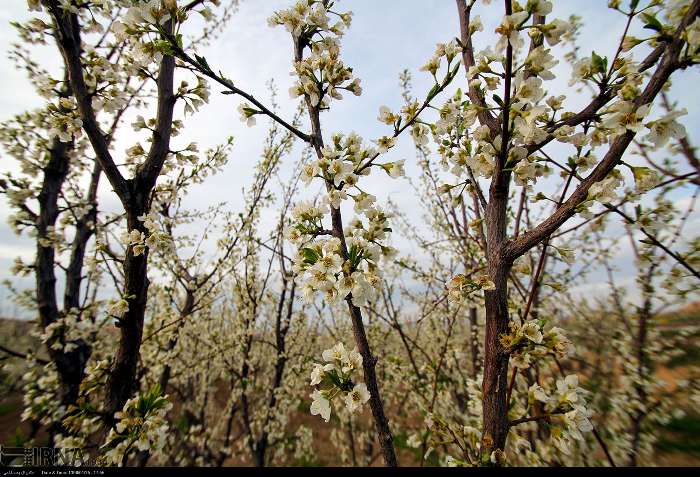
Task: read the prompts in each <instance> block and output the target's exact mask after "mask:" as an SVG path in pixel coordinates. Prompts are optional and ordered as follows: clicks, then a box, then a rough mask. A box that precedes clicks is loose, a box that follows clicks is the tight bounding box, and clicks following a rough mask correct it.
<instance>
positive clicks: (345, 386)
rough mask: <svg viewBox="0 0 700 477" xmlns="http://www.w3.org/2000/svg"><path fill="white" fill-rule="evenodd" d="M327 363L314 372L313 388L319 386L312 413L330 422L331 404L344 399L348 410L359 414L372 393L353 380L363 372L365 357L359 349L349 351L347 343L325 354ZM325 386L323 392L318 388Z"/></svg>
mask: <svg viewBox="0 0 700 477" xmlns="http://www.w3.org/2000/svg"><path fill="white" fill-rule="evenodd" d="M322 357H323V361H324V362H325V363H326V364H319V363H316V364H315V365H314V369H313V371H311V386H316V387H317V388H316V389H314V392H313V393H312V394H311V398H312V399H313V401H312V403H311V409H310V410H311V414H312V415H314V416H315V415H320V416H321V417H322V418H323V419H324V420H325V421H326V422H328V421H329V420H330V418H331V401H332V400H333V399H335V398H336V397H341V398H342V399H343V400H344V401H345V407H346V409H347V410H348V411H349V412H351V413H353V412H357V411H359V410H360V409H361V408H362V406H363V405H364V404H365V403H366V402H367V401H369V398H370V396H369V391H367V386H366V385H365V383H356V382H354V381H353V379H352V377H353V375H354V374H355V373H356V372H358V371H359V372H361V371H362V356H361V355H360V353H358V352H357V348H355V349H353V350H352V351H347V350H346V349H345V346H344V345H343V343H337V344H336V345H335V346H333V347H332V348H330V349H327V350H325V351H323V354H322ZM321 385H324V386H325V387H324V388H322V389H319V388H318V387H319V386H321Z"/></svg>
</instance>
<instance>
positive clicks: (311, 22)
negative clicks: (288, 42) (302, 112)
mask: <svg viewBox="0 0 700 477" xmlns="http://www.w3.org/2000/svg"><path fill="white" fill-rule="evenodd" d="M333 3H334V2H333V1H331V0H300V1H298V2H297V3H296V4H295V5H293V6H292V7H291V8H288V9H286V10H280V11H277V12H275V13H274V14H273V15H272V16H271V17H270V18H269V20H268V24H269V25H270V26H277V25H282V26H284V27H285V28H286V29H287V31H289V32H290V33H291V34H292V36H293V37H294V41H295V48H298V49H299V51H301V49H302V48H303V47H305V46H309V47H310V48H311V54H310V55H309V56H307V57H305V58H302V59H299V58H297V61H295V64H294V70H295V72H294V73H293V74H294V75H295V76H296V77H297V80H296V82H295V83H294V85H293V86H292V87H291V88H290V89H289V94H290V96H291V97H292V98H296V97H299V96H306V97H307V98H308V99H309V101H310V103H311V105H312V106H313V107H319V108H327V107H328V105H329V101H330V98H333V99H342V97H343V96H342V94H341V90H345V91H349V92H351V93H352V94H354V95H355V96H359V95H360V94H361V93H362V88H361V87H360V80H359V79H358V78H354V77H353V75H352V68H349V67H348V66H346V65H344V64H343V62H342V61H341V59H340V44H339V39H340V37H342V36H343V32H344V31H345V29H346V28H349V27H350V23H351V21H352V13H351V12H343V13H339V12H335V11H333V10H331V7H332V5H333Z"/></svg>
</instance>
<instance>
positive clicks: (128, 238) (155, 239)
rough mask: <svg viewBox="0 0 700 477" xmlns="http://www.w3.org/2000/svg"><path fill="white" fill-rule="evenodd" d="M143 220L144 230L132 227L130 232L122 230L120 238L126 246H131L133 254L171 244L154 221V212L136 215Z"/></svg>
mask: <svg viewBox="0 0 700 477" xmlns="http://www.w3.org/2000/svg"><path fill="white" fill-rule="evenodd" d="M138 219H139V220H140V221H141V222H143V226H144V227H145V228H146V232H145V233H144V232H141V231H140V230H136V229H132V230H131V231H130V232H124V233H123V234H122V237H121V240H122V243H124V244H125V246H126V247H132V251H133V253H134V256H139V255H141V254H143V253H144V252H145V251H146V248H149V249H155V250H167V249H168V248H169V247H171V246H172V240H171V237H170V235H169V234H168V233H167V232H163V231H161V230H160V228H159V226H158V223H157V222H156V220H157V218H156V214H155V213H154V212H149V213H148V214H144V215H141V216H139V217H138Z"/></svg>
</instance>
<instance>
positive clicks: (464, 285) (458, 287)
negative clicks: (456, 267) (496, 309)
mask: <svg viewBox="0 0 700 477" xmlns="http://www.w3.org/2000/svg"><path fill="white" fill-rule="evenodd" d="M446 286H447V296H448V298H449V299H450V300H453V301H454V302H456V303H459V302H462V301H465V300H467V299H468V298H469V297H470V296H471V295H472V294H473V293H475V292H477V291H479V290H484V291H490V290H495V289H496V285H495V284H494V283H493V282H492V281H491V280H489V277H487V276H486V275H480V276H478V277H477V278H476V279H475V280H473V279H471V278H470V277H467V276H466V275H463V274H459V275H455V276H454V277H453V278H452V279H451V280H450V281H449V282H447V285H446Z"/></svg>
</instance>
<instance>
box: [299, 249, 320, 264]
mask: <svg viewBox="0 0 700 477" xmlns="http://www.w3.org/2000/svg"><path fill="white" fill-rule="evenodd" d="M301 254H302V255H303V256H304V263H308V264H310V265H313V264H314V263H316V262H318V253H316V250H314V249H312V248H309V247H305V248H302V249H301Z"/></svg>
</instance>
